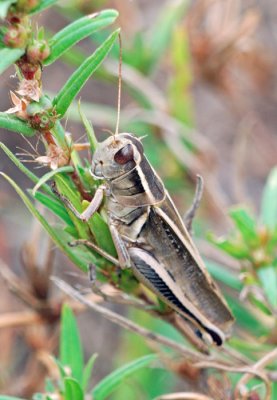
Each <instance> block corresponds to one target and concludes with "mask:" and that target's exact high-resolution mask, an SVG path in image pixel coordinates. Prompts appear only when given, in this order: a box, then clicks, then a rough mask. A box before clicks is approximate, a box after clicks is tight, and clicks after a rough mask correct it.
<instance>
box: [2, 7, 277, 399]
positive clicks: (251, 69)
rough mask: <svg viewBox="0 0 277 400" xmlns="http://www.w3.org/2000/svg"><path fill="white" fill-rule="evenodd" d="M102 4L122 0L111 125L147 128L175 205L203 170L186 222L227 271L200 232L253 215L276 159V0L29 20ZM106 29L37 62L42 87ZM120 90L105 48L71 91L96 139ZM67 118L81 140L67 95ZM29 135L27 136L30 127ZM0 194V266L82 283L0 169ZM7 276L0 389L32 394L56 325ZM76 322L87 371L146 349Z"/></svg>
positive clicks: (5, 165) (57, 82) (60, 76)
mask: <svg viewBox="0 0 277 400" xmlns="http://www.w3.org/2000/svg"><path fill="white" fill-rule="evenodd" d="M103 8H115V9H116V10H118V11H119V18H118V20H117V22H116V25H117V26H120V27H121V29H122V42H123V71H122V81H123V88H122V92H123V93H122V108H121V122H120V130H121V131H126V132H133V133H135V134H136V135H138V136H143V135H147V137H146V138H145V139H144V141H143V143H144V146H145V152H146V154H147V157H148V158H149V160H150V161H151V163H152V165H153V166H154V168H155V169H156V170H157V171H158V173H159V175H160V176H161V177H162V179H163V181H164V183H165V185H166V187H167V189H168V190H169V192H170V194H171V195H172V197H173V199H174V201H175V203H176V204H177V207H178V209H179V210H180V212H181V214H184V212H185V211H186V210H187V209H188V208H189V206H190V204H191V201H192V199H193V195H194V189H195V183H196V175H197V174H200V175H202V176H203V178H204V182H205V188H204V195H203V200H202V203H201V207H200V209H199V212H198V214H197V217H196V220H195V222H194V232H195V235H196V237H197V243H199V248H200V252H201V253H202V254H203V255H204V256H207V257H209V258H211V259H214V260H215V261H217V262H221V261H222V260H224V263H225V265H227V267H229V268H230V270H232V271H233V272H234V273H235V274H236V275H237V276H238V274H239V263H238V261H237V260H235V259H231V258H228V257H227V256H224V258H222V257H223V256H222V255H221V254H219V253H218V252H217V251H216V250H215V249H214V248H213V247H212V246H211V244H209V243H208V242H207V241H206V239H205V238H206V234H207V232H208V231H213V232H214V233H215V234H216V235H222V234H227V233H228V232H229V231H230V229H232V226H233V225H232V222H231V220H230V218H229V217H228V209H229V207H230V206H233V205H236V204H245V205H247V207H248V208H249V209H250V210H251V212H252V213H253V215H255V214H258V212H259V209H260V204H261V197H262V189H263V187H264V184H265V181H266V178H267V176H268V174H269V172H270V171H271V169H272V168H273V167H274V166H275V165H276V163H277V136H276V125H277V112H276V109H277V92H276V89H277V75H276V50H277V31H276V26H277V3H276V1H274V0H256V1H254V0H253V1H248V0H243V1H239V0H222V1H220V0H218V1H216V0H214V1H213V0H195V1H191V2H190V1H185V0H180V1H164V0H152V1H146V0H132V1H120V0H114V1H104V0H97V1H88V0H69V1H59V2H58V6H55V7H52V8H51V9H49V10H46V11H44V12H43V13H42V14H40V15H38V16H36V17H35V22H36V23H37V24H38V25H40V26H42V25H43V26H44V27H45V30H46V35H48V36H51V34H53V33H55V32H57V31H58V30H59V29H61V28H62V27H63V26H65V25H66V24H67V23H68V22H69V21H71V20H74V19H76V18H77V17H79V16H82V15H84V14H89V13H93V12H95V11H98V10H101V9H103ZM107 36H108V30H106V29H105V30H104V31H100V32H97V33H96V34H95V35H93V37H92V38H91V39H86V40H85V41H83V42H81V44H80V45H78V46H76V47H75V48H74V49H73V50H71V51H70V52H68V53H66V54H65V55H64V56H63V57H62V58H61V59H60V60H59V61H58V62H55V63H54V64H53V65H51V66H49V67H45V69H44V72H43V89H44V91H45V92H46V93H49V95H50V96H53V94H54V93H56V92H57V91H58V90H59V89H60V88H61V87H62V85H63V84H64V83H65V82H66V80H67V78H68V77H69V76H70V74H71V73H72V71H74V69H76V68H77V66H78V65H79V64H80V62H81V60H82V59H84V57H85V56H86V55H88V54H90V53H91V52H92V50H93V49H94V48H95V47H96V46H97V45H98V44H100V43H101V42H102V41H103V39H104V38H105V37H107ZM13 74H14V70H13V68H10V69H9V70H7V71H6V72H5V73H4V74H3V75H2V76H1V78H0V79H1V80H0V91H1V94H0V109H1V111H5V110H7V109H8V108H9V107H11V101H10V96H9V91H10V90H14V89H15V88H16V84H17V80H16V79H15V77H14V75H13ZM117 90H118V48H115V49H114V50H113V51H112V53H111V55H110V57H109V59H108V60H106V61H105V63H104V65H103V67H101V68H100V69H99V70H98V71H97V72H96V74H95V75H94V76H93V77H92V79H90V81H89V82H88V84H87V85H86V86H85V88H84V89H83V90H82V92H81V95H80V97H81V101H82V109H83V111H84V112H85V114H86V116H87V117H88V119H89V120H90V121H91V122H92V124H93V126H94V128H95V132H96V135H97V138H98V139H99V141H101V140H103V139H104V138H105V137H107V133H105V132H104V131H103V129H110V130H114V129H115V124H116V107H117ZM64 121H65V120H64ZM64 126H65V129H66V131H68V132H70V133H71V134H72V135H73V137H74V139H75V140H80V141H82V140H83V139H82V138H84V133H85V130H84V127H83V126H82V125H81V124H80V121H79V116H78V112H77V104H75V105H73V106H71V109H70V111H69V113H68V115H67V117H66V121H65V123H64ZM1 141H2V142H4V143H5V144H6V146H7V147H9V149H11V150H12V151H13V152H14V153H16V152H19V153H20V152H22V150H20V148H23V149H24V150H27V151H29V152H30V153H32V152H33V149H32V147H31V146H30V144H29V143H27V141H26V139H24V138H23V137H22V136H20V135H18V134H16V133H12V132H5V131H3V130H1ZM31 143H32V144H33V145H34V146H35V144H36V138H32V139H31ZM23 158H24V157H23ZM26 165H27V166H28V167H30V168H31V169H33V170H34V171H35V173H36V174H39V175H43V174H44V173H45V172H47V170H46V169H45V168H37V167H38V166H37V164H35V163H30V164H26ZM0 170H1V171H4V172H6V173H7V174H8V175H10V176H11V177H12V178H13V179H14V180H15V181H16V182H18V183H19V184H20V187H22V188H24V189H30V188H32V186H31V185H30V182H29V181H28V180H27V178H26V177H25V176H24V175H23V174H21V173H20V171H19V170H18V169H17V168H16V167H15V166H14V165H13V164H12V163H11V162H10V161H9V159H8V158H7V157H6V155H4V153H2V152H1V155H0ZM0 207H1V208H0V218H1V220H0V254H1V266H2V265H3V270H5V268H7V267H8V269H11V270H12V271H13V273H15V274H16V275H17V276H18V277H19V280H20V281H21V280H22V282H24V284H25V283H26V284H27V283H28V277H26V263H33V264H34V265H36V267H38V268H40V266H42V265H45V264H47V265H49V266H51V268H53V271H54V273H55V274H58V275H60V276H62V277H63V279H65V280H67V281H70V282H73V283H74V284H75V285H76V284H77V283H78V285H79V287H80V288H81V289H82V288H87V287H88V286H89V285H88V283H87V281H86V277H84V276H79V272H78V270H77V269H76V267H75V268H74V266H72V265H71V263H70V262H69V261H68V260H67V259H66V257H65V256H63V255H62V254H61V252H60V251H56V249H55V248H54V247H53V245H52V244H51V243H49V241H48V239H47V237H46V235H45V233H44V231H42V230H41V228H40V227H39V225H38V223H37V222H35V221H34V220H33V219H32V217H31V215H30V214H29V212H28V211H27V210H26V208H25V207H24V206H23V204H22V202H21V200H20V199H19V198H18V197H17V195H16V194H15V192H14V191H13V189H12V188H10V186H9V185H8V183H6V182H5V181H4V180H3V179H0ZM26 233H28V241H27V235H26ZM34 249H36V250H35V251H34ZM24 266H25V267H24ZM4 267H5V268H4ZM49 268H50V267H49ZM5 282H6V281H4V280H3V278H1V277H0V288H1V301H0V313H1V314H0V343H1V351H0V393H6V394H14V395H20V396H22V397H26V398H29V397H30V396H31V395H32V394H33V393H34V392H36V391H38V390H41V388H42V387H43V384H44V379H45V375H46V372H47V368H46V367H45V363H46V361H45V357H44V356H45V354H46V353H47V352H52V351H55V349H56V347H57V338H58V327H57V325H55V324H53V325H50V326H48V327H47V328H45V326H41V325H40V324H39V323H33V322H31V323H30V320H28V318H29V317H28V315H29V314H28V310H30V309H31V307H30V304H29V303H28V301H25V303H24V301H22V299H18V297H17V296H16V294H15V295H14V293H12V292H11V291H10V290H9V288H8V286H7V284H6V283H5ZM76 282H77V283H76ZM52 290H54V289H52ZM13 292H16V289H15V288H13ZM109 307H111V308H112V309H114V310H116V311H120V312H123V313H125V315H126V314H127V313H128V312H129V313H130V318H135V319H136V320H139V321H140V322H141V323H143V324H145V325H147V324H148V325H149V324H150V325H151V324H152V325H151V326H152V327H153V329H154V326H153V324H157V327H155V329H156V330H159V327H158V325H159V323H158V322H157V321H156V322H153V321H151V322H149V321H148V320H147V318H148V316H145V315H142V314H141V313H138V312H137V311H136V312H130V311H128V310H127V309H125V308H122V307H119V306H115V305H109ZM15 312H18V313H19V314H20V315H21V317H22V315H25V319H24V318H22V322H20V323H18V322H16V321H14V320H11V321H10V322H7V321H9V320H7V318H6V317H7V315H10V316H12V315H14V314H13V313H15ZM24 313H26V314H24ZM132 313H133V315H132ZM1 315H2V317H3V316H4V315H5V319H4V318H2V319H1ZM78 322H79V326H80V329H81V335H82V341H83V343H84V346H85V353H86V355H91V354H92V353H98V354H99V357H98V361H97V365H96V367H95V369H94V375H93V379H94V381H95V382H97V381H98V380H99V379H100V378H102V377H103V376H105V375H106V374H107V373H108V372H110V371H111V370H112V369H113V368H114V366H116V365H120V364H121V363H122V362H125V361H128V360H130V359H133V358H134V357H137V356H139V355H142V354H144V353H145V352H147V348H146V345H145V343H144V342H143V341H142V339H140V338H137V337H134V336H133V335H131V334H127V333H125V332H123V331H122V330H120V329H118V328H117V327H115V325H112V324H111V323H109V322H107V321H106V320H104V318H102V317H99V316H97V315H93V314H91V313H87V312H86V313H80V315H79V316H78ZM163 329H167V328H165V327H163ZM142 374H143V373H142ZM168 374H169V373H168V372H165V371H160V372H159V373H157V377H156V379H153V374H152V375H151V376H150V375H149V376H148V375H147V373H146V372H144V377H143V379H142V378H141V380H140V381H139V378H137V379H138V380H134V381H133V384H135V386H136V388H137V392H136V393H137V394H135V395H134V391H133V388H132V383H130V384H129V385H126V386H125V387H124V389H121V391H118V393H117V394H115V395H114V396H113V397H112V398H113V399H123V398H124V399H127V398H128V399H133V398H134V399H138V398H141V399H144V398H145V399H147V398H148V397H147V396H148V395H146V393H148V394H149V391H151V393H152V394H151V395H150V394H149V396H150V397H149V398H152V397H151V396H154V395H155V390H157V389H155V388H157V387H159V390H162V389H163V391H169V390H172V389H173V388H176V387H179V388H180V387H182V388H183V380H181V378H177V376H176V375H174V374H173V373H172V374H171V375H170V378H169V375H168ZM142 381H143V384H141V382H142ZM11 382H13V385H11ZM147 382H148V383H147ZM149 382H150V383H149ZM147 385H148V386H147ZM186 385H187V386H186V387H187V388H189V387H190V385H192V386H191V387H193V388H195V387H197V386H198V385H199V381H197V380H193V378H191V379H190V380H188V381H187V383H186ZM150 387H151V389H150ZM138 393H140V394H139V395H138Z"/></svg>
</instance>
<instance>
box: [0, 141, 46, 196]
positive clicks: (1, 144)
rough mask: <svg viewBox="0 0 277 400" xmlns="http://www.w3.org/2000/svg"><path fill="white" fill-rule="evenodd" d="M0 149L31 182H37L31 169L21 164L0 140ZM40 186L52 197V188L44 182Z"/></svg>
mask: <svg viewBox="0 0 277 400" xmlns="http://www.w3.org/2000/svg"><path fill="white" fill-rule="evenodd" d="M0 149H2V150H3V151H4V152H5V153H6V155H7V156H8V157H9V159H10V160H11V161H12V162H13V163H14V164H15V165H16V166H17V168H18V169H20V171H21V172H23V174H25V175H26V176H27V177H28V178H29V179H30V180H31V181H32V182H34V183H37V182H39V178H38V177H37V176H36V175H35V174H33V173H32V172H31V171H29V170H28V168H26V167H25V165H23V164H22V163H21V162H20V161H19V160H18V158H17V157H15V156H14V154H13V153H12V152H11V151H10V150H9V149H8V148H7V146H5V145H4V143H1V142H0ZM41 188H42V189H43V190H44V191H45V192H46V193H47V194H49V195H50V197H52V198H54V195H53V193H52V190H51V189H50V187H49V186H48V185H46V184H43V185H41Z"/></svg>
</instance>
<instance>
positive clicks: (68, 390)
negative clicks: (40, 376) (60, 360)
mask: <svg viewBox="0 0 277 400" xmlns="http://www.w3.org/2000/svg"><path fill="white" fill-rule="evenodd" d="M64 391H65V398H64V399H65V400H84V393H83V390H82V388H81V386H80V385H79V383H78V381H77V380H76V379H73V378H65V379H64Z"/></svg>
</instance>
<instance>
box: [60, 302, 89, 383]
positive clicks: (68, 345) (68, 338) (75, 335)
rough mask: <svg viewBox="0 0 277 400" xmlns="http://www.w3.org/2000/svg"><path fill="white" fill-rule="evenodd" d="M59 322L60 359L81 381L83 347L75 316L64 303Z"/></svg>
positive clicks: (73, 375)
mask: <svg viewBox="0 0 277 400" xmlns="http://www.w3.org/2000/svg"><path fill="white" fill-rule="evenodd" d="M61 324H62V325H61V334H60V361H61V363H62V365H63V366H64V367H69V368H70V370H71V374H72V377H73V378H75V379H76V380H77V381H78V382H81V380H82V374H83V368H84V359H83V349H82V344H81V339H80V334H79V330H78V326H77V323H76V319H75V316H74V314H73V312H72V310H71V309H70V308H69V307H68V306H67V305H66V304H64V305H63V309H62V321H61Z"/></svg>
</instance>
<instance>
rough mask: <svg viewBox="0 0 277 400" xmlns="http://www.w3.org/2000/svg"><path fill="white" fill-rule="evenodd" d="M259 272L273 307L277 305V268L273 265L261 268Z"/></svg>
mask: <svg viewBox="0 0 277 400" xmlns="http://www.w3.org/2000/svg"><path fill="white" fill-rule="evenodd" d="M257 274H258V276H259V278H260V282H261V284H262V287H263V289H264V292H265V295H266V297H267V299H268V301H269V303H270V304H271V306H272V307H274V308H276V307H277V270H276V268H274V267H273V266H272V265H269V266H266V267H262V268H259V269H258V271H257Z"/></svg>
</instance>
